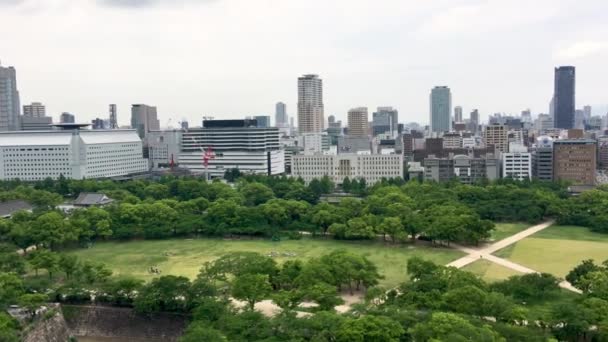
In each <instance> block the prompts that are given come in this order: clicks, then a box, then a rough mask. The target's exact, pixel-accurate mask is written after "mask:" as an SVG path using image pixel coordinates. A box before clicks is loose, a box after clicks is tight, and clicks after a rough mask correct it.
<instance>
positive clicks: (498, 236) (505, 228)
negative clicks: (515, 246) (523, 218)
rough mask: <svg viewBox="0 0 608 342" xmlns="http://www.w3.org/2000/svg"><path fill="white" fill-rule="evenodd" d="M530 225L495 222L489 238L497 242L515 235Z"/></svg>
mask: <svg viewBox="0 0 608 342" xmlns="http://www.w3.org/2000/svg"><path fill="white" fill-rule="evenodd" d="M530 226H531V224H529V223H496V226H495V228H494V230H493V231H492V236H491V238H490V239H491V240H492V241H493V242H497V241H500V240H502V239H505V238H508V237H509V236H511V235H515V234H517V233H519V232H521V231H523V230H525V229H526V228H529V227H530Z"/></svg>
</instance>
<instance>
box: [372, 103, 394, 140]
mask: <svg viewBox="0 0 608 342" xmlns="http://www.w3.org/2000/svg"><path fill="white" fill-rule="evenodd" d="M398 130H399V112H398V111H397V110H396V109H393V107H378V109H377V110H376V112H374V114H373V118H372V134H373V135H374V136H377V135H379V134H384V133H388V134H389V135H390V136H391V137H394V136H395V135H396V134H397V132H398Z"/></svg>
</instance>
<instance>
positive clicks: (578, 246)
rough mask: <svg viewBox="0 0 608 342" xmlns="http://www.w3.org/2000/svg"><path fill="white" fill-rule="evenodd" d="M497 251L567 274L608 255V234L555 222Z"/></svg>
mask: <svg viewBox="0 0 608 342" xmlns="http://www.w3.org/2000/svg"><path fill="white" fill-rule="evenodd" d="M495 254H496V256H498V257H501V258H505V259H509V260H511V261H513V262H515V263H518V264H521V265H523V266H526V267H529V268H531V269H534V270H536V271H539V272H546V273H551V274H553V275H555V276H557V277H562V278H563V277H565V276H566V274H568V272H569V271H570V270H572V269H573V268H574V267H575V266H576V265H578V264H579V263H580V262H581V261H583V260H585V259H594V260H595V261H596V262H603V261H604V260H606V259H608V235H604V234H598V233H594V232H592V231H590V230H589V229H588V228H584V227H576V226H552V227H549V228H547V229H545V230H543V231H541V232H539V233H537V234H535V235H533V236H531V237H528V238H526V239H524V240H521V241H519V242H518V243H516V244H514V245H512V246H509V247H507V248H505V249H502V250H500V251H498V252H496V253H495Z"/></svg>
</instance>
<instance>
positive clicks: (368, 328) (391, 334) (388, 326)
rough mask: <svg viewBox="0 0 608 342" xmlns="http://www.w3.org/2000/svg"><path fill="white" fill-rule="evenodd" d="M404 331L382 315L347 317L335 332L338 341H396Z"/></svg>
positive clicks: (397, 324)
mask: <svg viewBox="0 0 608 342" xmlns="http://www.w3.org/2000/svg"><path fill="white" fill-rule="evenodd" d="M404 333H405V330H404V329H403V327H401V325H400V324H399V323H397V322H395V321H394V320H392V319H390V318H388V317H383V316H361V317H359V318H356V319H354V318H349V319H347V320H346V321H344V322H343V323H342V325H341V326H340V327H339V328H338V331H337V333H336V335H337V336H336V337H337V338H336V340H337V341H339V342H374V341H375V342H397V341H399V340H400V337H401V336H402V335H403V334H404Z"/></svg>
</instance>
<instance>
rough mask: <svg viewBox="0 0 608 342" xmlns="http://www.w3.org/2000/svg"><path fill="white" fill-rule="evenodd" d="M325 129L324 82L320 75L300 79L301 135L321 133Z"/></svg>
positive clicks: (299, 118)
mask: <svg viewBox="0 0 608 342" xmlns="http://www.w3.org/2000/svg"><path fill="white" fill-rule="evenodd" d="M324 128H325V115H324V109H323V80H321V79H320V78H319V76H318V75H304V76H302V77H300V78H298V129H299V131H300V133H321V132H322V131H323V129H324Z"/></svg>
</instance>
